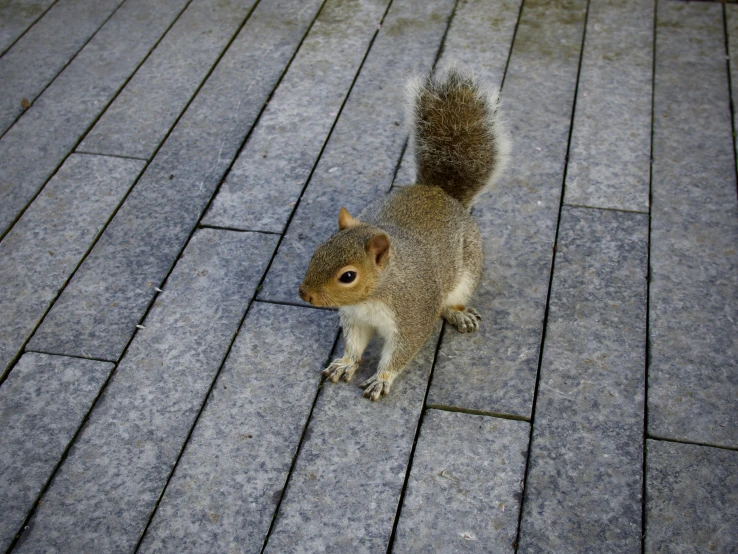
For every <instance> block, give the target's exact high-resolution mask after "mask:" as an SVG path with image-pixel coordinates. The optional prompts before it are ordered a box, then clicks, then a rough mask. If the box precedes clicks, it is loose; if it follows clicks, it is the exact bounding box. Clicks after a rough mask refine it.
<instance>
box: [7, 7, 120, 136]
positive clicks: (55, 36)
mask: <svg viewBox="0 0 738 554" xmlns="http://www.w3.org/2000/svg"><path fill="white" fill-rule="evenodd" d="M121 1H122V0H100V1H98V0H59V1H58V2H57V3H56V4H55V5H54V6H53V7H52V8H51V9H50V10H49V11H48V13H47V14H46V15H45V16H44V17H43V18H42V19H41V20H40V21H38V23H37V24H36V25H34V26H33V27H32V28H31V29H29V30H28V32H27V33H26V34H25V35H24V36H23V37H21V39H20V40H19V41H18V42H17V43H16V44H14V45H13V47H12V48H10V49H9V50H8V51H7V52H6V53H5V55H4V56H3V57H2V58H0V135H2V133H4V132H5V131H6V130H7V129H8V127H10V126H11V125H12V124H13V122H14V121H15V120H16V119H17V117H18V116H19V115H20V114H22V113H23V111H24V110H25V109H26V108H27V107H28V106H23V105H22V101H23V99H25V100H27V101H28V102H29V103H33V101H34V100H35V99H36V97H37V96H38V95H39V94H40V93H41V91H43V90H44V88H46V86H47V85H48V84H49V83H50V82H51V81H52V80H53V79H54V77H56V75H57V74H58V73H59V72H60V71H61V70H62V69H64V66H66V65H67V64H68V63H69V61H70V60H71V59H72V58H73V57H74V56H75V55H76V54H77V52H78V51H79V50H80V49H81V48H82V47H83V46H84V45H85V43H86V42H87V41H88V40H90V37H92V36H93V35H94V34H95V33H96V32H97V30H98V29H99V28H100V26H101V25H102V24H103V23H105V21H106V20H107V19H108V18H109V17H110V15H111V14H112V13H113V12H114V11H115V10H116V8H117V7H118V6H119V5H120V4H121ZM6 9H7V8H6ZM16 9H18V8H16ZM0 15H2V14H1V13H0Z"/></svg>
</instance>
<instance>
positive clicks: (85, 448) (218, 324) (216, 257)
mask: <svg viewBox="0 0 738 554" xmlns="http://www.w3.org/2000/svg"><path fill="white" fill-rule="evenodd" d="M275 244H276V237H274V236H271V235H266V234H262V233H239V232H233V231H215V230H211V229H204V230H201V231H199V232H197V233H196V234H195V235H194V236H193V238H192V240H191V241H190V243H189V245H188V247H187V249H186V250H185V253H184V256H183V257H182V259H181V261H180V263H178V264H177V267H176V268H175V269H174V271H173V273H172V275H171V277H170V278H169V280H168V281H167V286H166V287H165V290H164V292H162V293H161V295H160V297H159V299H158V300H157V302H156V303H155V304H154V306H153V307H152V309H151V311H150V312H149V314H148V316H147V317H146V320H145V321H144V323H143V326H144V329H141V330H140V332H139V333H138V334H137V336H136V338H135V339H134V340H133V342H132V343H131V346H130V348H129V349H128V352H127V354H126V356H125V358H124V359H123V360H122V361H121V362H120V364H119V365H118V369H117V371H116V372H115V373H114V374H113V377H112V378H111V381H110V384H109V385H108V386H107V388H106V389H105V392H104V394H103V395H102V397H101V398H100V400H99V401H98V403H97V405H96V406H95V409H94V410H93V412H92V413H91V414H90V418H89V420H88V421H87V424H86V425H85V427H84V429H83V430H82V431H81V433H80V435H79V437H78V438H77V440H76V441H75V443H74V445H73V447H72V449H71V450H70V452H69V456H68V457H67V459H66V460H65V462H64V464H63V465H62V466H61V468H60V469H59V471H58V472H57V474H56V476H55V478H54V481H53V482H52V484H51V486H50V487H49V490H48V491H47V492H46V494H45V495H44V499H43V504H42V505H41V507H40V508H39V509H38V511H37V512H36V513H35V514H34V516H33V518H32V520H31V524H30V525H29V526H28V530H27V531H26V532H24V534H23V535H22V537H21V540H20V542H19V545H18V547H17V549H16V550H17V551H18V552H37V551H38V550H40V549H43V550H46V551H55V552H131V551H132V550H133V548H134V547H135V546H136V543H137V541H138V540H139V538H140V536H141V533H143V530H144V527H145V525H146V522H147V520H148V518H149V515H150V514H151V511H152V510H153V508H154V505H155V503H156V501H157V499H158V498H159V495H160V494H161V491H162V489H163V487H164V485H165V483H166V480H167V477H168V476H169V474H170V472H171V471H172V469H173V466H174V463H175V462H176V460H177V456H178V455H179V453H180V451H181V449H182V448H183V446H184V443H185V440H186V438H187V435H188V433H189V431H190V429H191V427H192V424H193V423H194V420H195V417H196V416H197V414H198V411H199V410H200V408H201V406H202V404H203V402H204V401H205V397H206V395H207V392H208V389H209V387H210V385H211V383H212V381H213V378H214V377H215V375H216V373H217V371H218V368H219V367H220V365H221V362H222V360H223V358H224V356H225V354H226V351H227V349H228V347H229V345H230V344H231V340H232V339H233V336H234V334H235V333H236V330H237V329H238V325H239V322H240V320H241V318H242V317H243V314H244V312H245V310H246V307H247V306H248V303H249V300H250V299H251V298H252V296H253V294H254V292H255V288H256V285H257V283H258V282H259V279H260V277H261V275H262V273H263V271H264V269H265V266H266V263H267V261H268V260H269V255H270V253H271V252H272V250H273V248H274V247H275Z"/></svg>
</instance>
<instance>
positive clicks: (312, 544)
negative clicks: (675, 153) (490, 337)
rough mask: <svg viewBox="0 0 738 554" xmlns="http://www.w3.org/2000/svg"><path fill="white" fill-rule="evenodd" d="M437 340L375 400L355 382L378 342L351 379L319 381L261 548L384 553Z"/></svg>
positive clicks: (371, 362) (370, 365) (373, 358)
mask: <svg viewBox="0 0 738 554" xmlns="http://www.w3.org/2000/svg"><path fill="white" fill-rule="evenodd" d="M439 328H440V326H439ZM437 339H438V334H437V333H435V334H434V335H433V337H431V338H430V339H429V340H428V341H427V342H426V344H425V346H423V348H422V349H421V350H420V352H419V353H418V355H417V356H416V357H415V359H414V360H413V361H412V362H411V363H410V365H409V366H408V368H407V369H406V370H405V372H404V373H403V374H402V375H401V376H400V377H399V378H398V379H397V381H396V382H395V384H394V385H393V386H392V392H390V394H389V396H387V397H385V398H382V399H381V400H380V401H378V402H370V401H369V400H367V399H366V398H363V397H362V390H361V389H360V388H359V387H358V384H359V383H362V382H364V381H365V380H366V379H368V378H369V377H370V376H371V375H372V374H373V373H374V372H375V371H376V367H377V361H378V359H379V352H378V349H377V348H376V347H375V346H376V345H372V346H370V350H369V351H368V354H367V355H366V356H365V361H366V363H365V364H362V367H361V368H360V369H359V372H358V373H359V374H358V375H356V377H355V378H354V381H353V382H352V383H350V384H346V383H340V384H335V385H334V384H333V383H326V384H325V385H323V389H322V391H321V394H320V397H319V398H318V402H317V404H316V406H315V409H314V410H313V416H312V418H311V419H310V424H309V427H308V429H307V433H306V435H305V439H304V442H303V444H302V447H301V449H300V455H299V456H298V458H297V462H296V464H295V468H294V470H293V471H292V475H291V476H290V481H289V484H288V486H287V490H286V492H285V496H284V498H283V500H282V504H281V506H280V509H279V512H278V514H277V519H276V522H275V524H274V529H273V531H272V534H271V535H270V537H269V540H268V542H267V547H266V551H265V552H267V553H279V554H283V553H287V552H300V553H302V554H308V553H321V554H322V553H336V554H339V553H340V554H343V553H345V552H352V553H356V554H362V553H366V552H386V551H387V543H388V541H389V538H390V534H391V533H392V524H393V521H394V518H395V512H396V510H397V507H398V506H397V504H398V501H399V497H400V492H401V491H402V486H403V483H404V480H405V472H406V471H407V463H408V460H409V457H410V450H411V447H412V444H413V440H414V438H415V432H416V429H417V425H418V418H419V417H420V411H421V410H422V408H423V399H424V396H425V391H426V387H427V384H428V376H429V374H430V369H431V364H432V363H433V356H434V354H435V349H436V342H437Z"/></svg>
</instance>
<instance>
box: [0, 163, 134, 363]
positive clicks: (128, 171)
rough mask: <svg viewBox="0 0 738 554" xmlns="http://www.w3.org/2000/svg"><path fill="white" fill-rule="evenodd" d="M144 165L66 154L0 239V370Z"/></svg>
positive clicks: (8, 361)
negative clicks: (35, 196)
mask: <svg viewBox="0 0 738 554" xmlns="http://www.w3.org/2000/svg"><path fill="white" fill-rule="evenodd" d="M143 166H144V162H142V161H139V160H123V159H120V158H107V157H102V156H82V155H73V156H70V157H69V159H67V161H66V162H65V163H64V165H63V166H62V167H61V168H60V169H59V171H58V172H57V173H56V175H54V177H53V178H52V179H51V180H50V181H49V184H48V185H46V187H45V188H44V190H43V191H42V192H41V194H40V195H39V196H38V198H36V200H35V202H34V203H33V204H32V205H31V206H30V207H29V208H28V210H26V212H25V213H24V214H23V217H21V218H20V220H19V221H18V223H16V225H15V226H14V227H13V229H12V230H11V231H10V232H9V233H8V234H7V235H6V236H5V238H4V239H3V241H2V242H0V283H2V286H1V287H0V320H1V321H2V325H1V326H0V375H1V374H3V373H4V372H5V371H6V370H7V369H8V367H9V366H10V364H11V363H12V360H13V359H15V357H16V356H17V355H18V353H19V352H20V349H21V348H22V346H23V344H24V343H25V342H26V340H27V339H28V338H29V336H30V335H31V333H32V332H33V330H34V329H35V328H36V326H37V325H38V323H39V321H41V318H42V317H43V315H44V313H45V312H46V310H47V308H48V307H49V304H50V303H51V302H52V301H53V300H54V298H55V297H56V295H57V294H58V293H59V291H60V290H61V288H62V286H63V285H64V283H65V282H66V280H67V279H68V278H69V276H70V275H71V274H72V272H73V271H74V269H75V268H76V267H77V264H78V263H79V262H80V260H81V259H82V257H83V256H84V255H85V253H86V252H87V250H88V248H89V247H90V246H91V244H92V243H93V242H94V240H95V238H96V237H97V235H98V233H100V231H101V230H102V228H103V227H104V225H105V223H106V222H107V221H108V218H109V217H110V215H111V214H112V213H113V211H114V210H115V208H116V207H117V206H118V204H119V203H120V201H121V200H122V199H123V197H124V196H125V194H126V192H127V191H128V189H129V188H130V186H131V184H132V183H133V181H134V180H135V179H136V177H137V176H138V174H139V172H140V171H141V170H142V169H143Z"/></svg>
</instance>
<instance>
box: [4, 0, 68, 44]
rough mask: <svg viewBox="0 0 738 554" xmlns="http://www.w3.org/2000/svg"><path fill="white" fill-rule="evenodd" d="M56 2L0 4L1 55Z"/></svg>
mask: <svg viewBox="0 0 738 554" xmlns="http://www.w3.org/2000/svg"><path fill="white" fill-rule="evenodd" d="M54 2H55V0H14V1H13V2H3V3H2V4H0V55H2V54H3V53H5V51H6V50H7V49H8V47H10V45H11V44H13V42H14V41H16V40H17V39H18V37H19V36H21V35H22V34H23V33H24V32H25V31H26V29H28V28H29V27H30V26H31V25H33V24H34V23H35V22H36V21H37V20H38V18H39V17H41V16H42V15H43V14H44V12H45V11H46V10H47V9H49V6H51V5H52V4H53V3H54Z"/></svg>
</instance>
